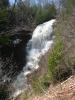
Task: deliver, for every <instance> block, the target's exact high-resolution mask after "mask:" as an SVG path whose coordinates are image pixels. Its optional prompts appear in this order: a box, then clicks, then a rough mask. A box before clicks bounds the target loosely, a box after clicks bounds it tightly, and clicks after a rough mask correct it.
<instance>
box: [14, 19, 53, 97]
mask: <svg viewBox="0 0 75 100" xmlns="http://www.w3.org/2000/svg"><path fill="white" fill-rule="evenodd" d="M54 22H55V19H52V20H50V21H48V22H45V23H43V24H41V25H38V26H37V27H36V29H35V30H34V32H33V35H32V38H31V40H29V42H28V44H27V48H26V49H27V53H28V54H27V64H26V66H25V67H24V68H23V71H22V72H21V73H20V74H19V75H18V76H17V79H16V80H15V82H14V83H13V85H14V87H15V88H16V91H17V92H15V94H14V97H16V96H17V95H19V94H20V93H21V92H23V91H24V90H25V89H26V88H27V77H26V75H27V74H29V73H31V72H33V71H35V69H37V68H38V67H39V65H38V63H39V61H40V58H41V56H42V55H44V54H45V53H46V52H47V51H48V50H49V49H50V48H51V46H52V44H53V24H54Z"/></svg>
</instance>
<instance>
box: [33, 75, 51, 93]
mask: <svg viewBox="0 0 75 100" xmlns="http://www.w3.org/2000/svg"><path fill="white" fill-rule="evenodd" d="M49 85H50V82H49V80H48V78H47V76H43V77H36V76H33V77H32V89H33V91H34V93H35V94H40V93H44V92H45V90H46V89H47V88H48V87H49Z"/></svg>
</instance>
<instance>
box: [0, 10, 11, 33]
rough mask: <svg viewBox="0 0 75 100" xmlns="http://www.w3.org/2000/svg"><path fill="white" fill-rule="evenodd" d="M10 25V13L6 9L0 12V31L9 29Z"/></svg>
mask: <svg viewBox="0 0 75 100" xmlns="http://www.w3.org/2000/svg"><path fill="white" fill-rule="evenodd" d="M8 24H9V20H8V11H7V10H6V9H1V10H0V31H3V30H5V29H7V27H8Z"/></svg>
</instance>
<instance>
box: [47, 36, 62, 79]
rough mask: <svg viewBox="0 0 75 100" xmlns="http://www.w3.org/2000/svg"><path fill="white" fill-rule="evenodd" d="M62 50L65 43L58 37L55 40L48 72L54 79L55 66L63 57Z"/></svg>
mask: <svg viewBox="0 0 75 100" xmlns="http://www.w3.org/2000/svg"><path fill="white" fill-rule="evenodd" d="M62 50H63V44H62V42H61V40H60V39H59V38H58V39H57V40H56V41H55V45H54V48H53V51H52V53H51V54H50V56H49V64H48V74H49V76H50V78H51V80H52V79H53V76H54V72H55V68H56V67H57V65H58V64H59V63H60V60H61V58H62Z"/></svg>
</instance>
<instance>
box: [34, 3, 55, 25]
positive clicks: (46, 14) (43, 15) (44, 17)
mask: <svg viewBox="0 0 75 100" xmlns="http://www.w3.org/2000/svg"><path fill="white" fill-rule="evenodd" d="M56 12H57V11H56V7H55V5H54V4H52V5H46V6H45V7H43V8H38V10H37V13H36V16H35V20H36V24H41V23H43V22H45V21H48V20H50V19H52V18H55V16H56Z"/></svg>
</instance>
